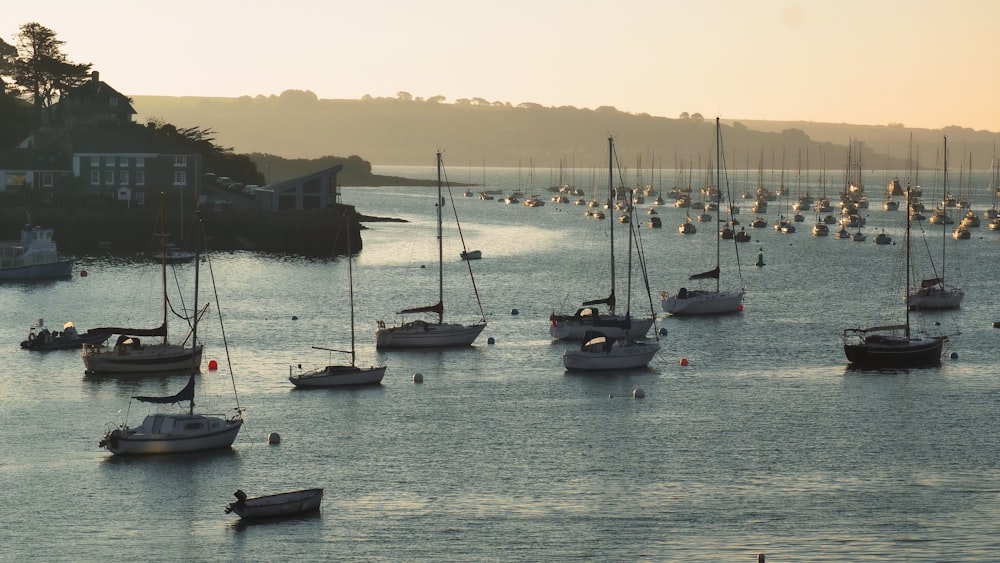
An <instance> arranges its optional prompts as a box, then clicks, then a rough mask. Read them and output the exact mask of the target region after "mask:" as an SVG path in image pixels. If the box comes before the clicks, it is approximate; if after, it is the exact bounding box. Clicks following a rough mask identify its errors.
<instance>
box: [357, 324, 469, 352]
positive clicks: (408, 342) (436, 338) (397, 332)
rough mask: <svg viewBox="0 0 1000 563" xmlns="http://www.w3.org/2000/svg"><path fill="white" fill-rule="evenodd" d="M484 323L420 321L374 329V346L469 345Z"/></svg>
mask: <svg viewBox="0 0 1000 563" xmlns="http://www.w3.org/2000/svg"><path fill="white" fill-rule="evenodd" d="M485 328H486V324H485V323H482V324H474V325H461V324H431V323H425V322H422V321H416V322H411V323H406V324H404V325H402V326H394V327H387V328H379V329H378V330H377V331H375V347H376V348H441V347H452V346H469V345H471V344H472V343H473V342H474V341H475V340H476V338H478V337H479V334H480V333H481V332H483V329H485Z"/></svg>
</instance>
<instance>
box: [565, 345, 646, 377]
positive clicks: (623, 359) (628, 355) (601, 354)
mask: <svg viewBox="0 0 1000 563" xmlns="http://www.w3.org/2000/svg"><path fill="white" fill-rule="evenodd" d="M659 351H660V343H659V342H638V341H634V340H615V339H605V338H603V337H599V338H598V339H594V340H590V341H588V342H586V343H584V345H583V346H581V347H580V348H579V349H576V350H566V352H564V353H563V366H564V367H565V368H566V369H567V370H571V371H613V370H620V369H633V368H641V367H645V366H647V365H649V362H651V361H652V360H653V358H654V357H655V356H656V353H657V352H659Z"/></svg>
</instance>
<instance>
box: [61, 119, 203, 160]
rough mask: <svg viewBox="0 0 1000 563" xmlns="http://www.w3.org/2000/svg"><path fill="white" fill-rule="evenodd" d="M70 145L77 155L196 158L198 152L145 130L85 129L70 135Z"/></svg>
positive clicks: (143, 128) (117, 128)
mask: <svg viewBox="0 0 1000 563" xmlns="http://www.w3.org/2000/svg"><path fill="white" fill-rule="evenodd" d="M70 145H71V146H72V147H73V152H74V153H75V154H81V153H82V154H104V153H117V154H135V153H154V154H179V155H193V154H197V152H198V151H196V150H194V149H192V148H191V147H189V146H187V145H186V144H185V143H184V142H182V141H180V140H179V139H171V138H169V137H164V136H162V135H158V134H157V133H156V132H155V131H152V130H150V129H147V128H145V127H142V126H136V125H132V126H125V127H120V128H119V127H115V128H101V129H86V130H79V131H73V132H71V133H70Z"/></svg>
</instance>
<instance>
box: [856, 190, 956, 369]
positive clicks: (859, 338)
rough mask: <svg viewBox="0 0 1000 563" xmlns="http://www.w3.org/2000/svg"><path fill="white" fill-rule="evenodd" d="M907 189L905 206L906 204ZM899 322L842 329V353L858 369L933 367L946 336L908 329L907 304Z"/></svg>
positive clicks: (939, 360) (908, 276)
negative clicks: (915, 332) (919, 332)
mask: <svg viewBox="0 0 1000 563" xmlns="http://www.w3.org/2000/svg"><path fill="white" fill-rule="evenodd" d="M909 198H910V196H909V192H907V195H906V199H907V207H909ZM905 237H906V287H905V288H904V292H905V293H906V294H909V291H910V219H909V218H907V220H906V235H905ZM903 309H904V311H905V317H904V318H905V321H904V323H903V324H901V325H886V326H875V327H870V328H848V329H845V330H844V334H843V340H844V353H845V354H846V355H847V361H848V362H850V363H851V365H852V366H854V367H856V368H860V369H872V368H903V367H925V366H935V365H938V364H940V363H941V351H942V350H943V349H944V343H945V342H946V341H947V339H948V337H947V336H929V335H927V336H919V335H914V334H913V333H912V332H911V330H910V307H906V306H904V307H903Z"/></svg>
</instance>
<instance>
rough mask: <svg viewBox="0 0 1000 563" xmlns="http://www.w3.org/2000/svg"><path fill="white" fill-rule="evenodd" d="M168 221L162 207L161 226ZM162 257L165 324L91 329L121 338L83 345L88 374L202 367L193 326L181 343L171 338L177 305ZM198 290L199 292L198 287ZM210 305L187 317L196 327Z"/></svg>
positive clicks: (151, 371) (85, 366)
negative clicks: (109, 343)
mask: <svg viewBox="0 0 1000 563" xmlns="http://www.w3.org/2000/svg"><path fill="white" fill-rule="evenodd" d="M161 209H162V207H161ZM165 220H166V216H165V213H164V212H163V211H162V210H161V228H162V226H163V224H164V223H165ZM164 240H165V239H164V237H161V238H160V241H161V250H163V251H165V249H166V243H165V242H164ZM163 256H164V259H163V260H161V263H160V284H161V295H160V301H161V313H162V324H161V325H160V326H159V327H156V328H131V327H100V328H94V329H91V330H90V332H92V333H95V334H96V333H107V334H109V335H115V334H117V335H118V338H117V339H116V341H115V344H114V346H112V347H108V346H103V345H100V344H88V345H86V346H84V348H83V365H84V368H85V371H86V372H87V373H88V374H107V373H132V374H137V373H153V372H175V371H178V370H184V369H187V368H189V367H190V368H193V369H194V370H195V371H196V372H197V371H199V370H200V369H201V354H202V345H201V344H199V343H198V342H197V340H196V339H195V333H194V329H193V328H192V330H191V332H190V333H189V336H190V338H187V339H185V340H184V341H182V342H181V343H179V344H175V343H172V342H170V340H169V337H168V331H167V312H168V310H174V308H173V307H171V306H170V299H169V297H168V296H167V262H166V259H165V256H166V255H165V253H164V254H163ZM197 284H198V269H197V268H195V285H196V286H197ZM195 293H196V294H197V289H196V290H195ZM207 307H208V306H207V305H206V306H205V309H203V310H202V311H198V308H197V306H196V307H195V308H194V314H193V315H191V318H186V319H185V320H186V321H188V322H190V323H191V326H192V327H193V326H194V324H196V323H197V317H198V316H200V315H202V314H204V311H205V310H207ZM140 337H154V338H160V341H159V342H153V343H144V342H142V340H141V339H140Z"/></svg>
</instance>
